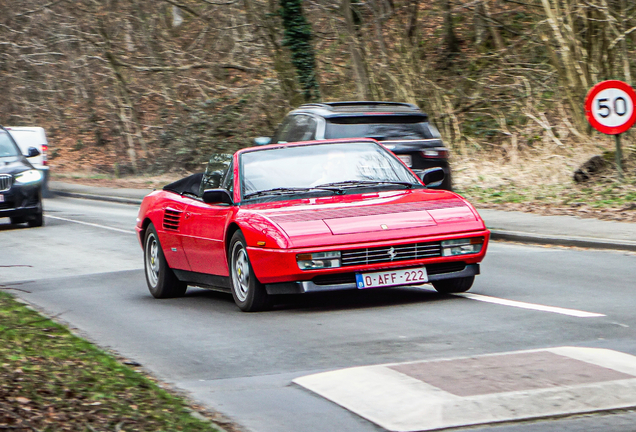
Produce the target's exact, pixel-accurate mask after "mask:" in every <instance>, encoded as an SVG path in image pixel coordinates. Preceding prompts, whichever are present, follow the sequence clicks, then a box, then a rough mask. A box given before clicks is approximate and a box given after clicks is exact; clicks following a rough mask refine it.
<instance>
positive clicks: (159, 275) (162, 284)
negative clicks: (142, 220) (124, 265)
mask: <svg viewBox="0 0 636 432" xmlns="http://www.w3.org/2000/svg"><path fill="white" fill-rule="evenodd" d="M144 273H145V274H146V284H147V285H148V290H149V291H150V294H152V296H153V297H154V298H171V297H181V296H183V295H184V294H185V292H186V290H187V289H188V285H187V284H186V283H185V282H181V281H180V280H179V279H178V278H177V276H175V274H174V272H173V271H172V269H171V268H170V267H169V266H168V262H167V261H166V257H165V256H164V255H163V250H162V249H161V244H160V243H159V237H158V236H157V231H156V230H155V227H154V225H153V224H150V225H148V228H147V229H146V235H145V236H144Z"/></svg>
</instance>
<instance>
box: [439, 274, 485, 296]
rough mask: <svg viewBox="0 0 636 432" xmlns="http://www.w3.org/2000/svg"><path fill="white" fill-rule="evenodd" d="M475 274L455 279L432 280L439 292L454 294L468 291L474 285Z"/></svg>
mask: <svg viewBox="0 0 636 432" xmlns="http://www.w3.org/2000/svg"><path fill="white" fill-rule="evenodd" d="M473 282H475V276H468V277H462V278H454V279H442V280H438V281H433V282H431V283H432V284H433V287H434V288H435V290H436V291H437V292H438V293H442V294H452V293H462V292H466V291H468V290H469V289H470V287H472V286H473Z"/></svg>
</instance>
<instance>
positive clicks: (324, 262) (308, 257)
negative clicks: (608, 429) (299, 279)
mask: <svg viewBox="0 0 636 432" xmlns="http://www.w3.org/2000/svg"><path fill="white" fill-rule="evenodd" d="M296 262H297V263H298V268H299V269H301V270H314V269H323V268H336V267H340V251H334V252H317V253H307V254H298V255H296Z"/></svg>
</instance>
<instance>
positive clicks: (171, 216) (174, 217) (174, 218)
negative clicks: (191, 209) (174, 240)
mask: <svg viewBox="0 0 636 432" xmlns="http://www.w3.org/2000/svg"><path fill="white" fill-rule="evenodd" d="M181 213H183V212H182V211H180V210H174V209H170V208H167V209H166V211H165V213H164V214H163V229H165V230H171V231H177V230H178V229H179V219H181Z"/></svg>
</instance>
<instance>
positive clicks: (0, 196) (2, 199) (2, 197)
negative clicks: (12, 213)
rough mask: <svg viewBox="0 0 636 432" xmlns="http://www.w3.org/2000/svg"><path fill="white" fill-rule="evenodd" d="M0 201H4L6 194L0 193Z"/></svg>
mask: <svg viewBox="0 0 636 432" xmlns="http://www.w3.org/2000/svg"><path fill="white" fill-rule="evenodd" d="M0 202H4V195H2V194H0Z"/></svg>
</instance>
